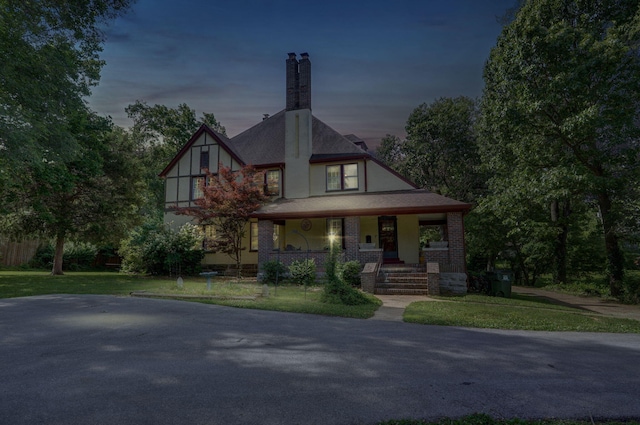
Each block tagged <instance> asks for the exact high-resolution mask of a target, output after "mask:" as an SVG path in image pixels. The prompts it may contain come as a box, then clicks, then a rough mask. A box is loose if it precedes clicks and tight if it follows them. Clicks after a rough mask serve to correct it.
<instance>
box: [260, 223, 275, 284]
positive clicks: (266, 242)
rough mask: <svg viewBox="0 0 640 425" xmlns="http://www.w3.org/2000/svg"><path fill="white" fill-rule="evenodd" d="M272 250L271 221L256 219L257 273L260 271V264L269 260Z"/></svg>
mask: <svg viewBox="0 0 640 425" xmlns="http://www.w3.org/2000/svg"><path fill="white" fill-rule="evenodd" d="M271 251H273V221H271V220H259V221H258V273H261V270H262V265H263V264H264V263H266V262H267V261H269V258H270V255H271Z"/></svg>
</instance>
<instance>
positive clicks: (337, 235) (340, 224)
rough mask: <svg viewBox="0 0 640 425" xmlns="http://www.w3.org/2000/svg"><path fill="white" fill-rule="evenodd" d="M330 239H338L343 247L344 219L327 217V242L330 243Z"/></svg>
mask: <svg viewBox="0 0 640 425" xmlns="http://www.w3.org/2000/svg"><path fill="white" fill-rule="evenodd" d="M332 241H339V242H338V243H340V245H341V246H342V248H343V249H344V247H345V245H344V219H342V218H328V219H327V242H328V243H329V245H331V242H332Z"/></svg>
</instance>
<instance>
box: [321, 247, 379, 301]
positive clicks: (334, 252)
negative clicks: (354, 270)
mask: <svg viewBox="0 0 640 425" xmlns="http://www.w3.org/2000/svg"><path fill="white" fill-rule="evenodd" d="M339 251H340V249H339V247H337V246H334V247H332V249H331V252H330V254H329V259H328V260H327V262H326V264H325V273H326V275H327V283H326V284H325V286H324V291H323V292H322V297H321V300H322V302H325V303H329V304H344V305H363V304H369V303H371V301H370V300H369V299H368V298H367V297H366V296H365V295H364V294H363V293H362V292H360V291H358V290H357V289H355V288H352V287H351V286H349V285H348V284H346V283H345V281H344V280H342V279H341V278H340V273H339V269H340V268H341V264H340V263H339V261H338V252H339Z"/></svg>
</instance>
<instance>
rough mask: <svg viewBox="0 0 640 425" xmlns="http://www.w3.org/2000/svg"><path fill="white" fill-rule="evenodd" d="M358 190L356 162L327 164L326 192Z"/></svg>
mask: <svg viewBox="0 0 640 425" xmlns="http://www.w3.org/2000/svg"><path fill="white" fill-rule="evenodd" d="M338 190H358V164H339V165H327V192H332V191H338Z"/></svg>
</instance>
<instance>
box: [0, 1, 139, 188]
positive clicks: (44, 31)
mask: <svg viewBox="0 0 640 425" xmlns="http://www.w3.org/2000/svg"><path fill="white" fill-rule="evenodd" d="M133 1H134V0H66V1H57V0H29V1H26V0H0V166H2V169H3V170H4V171H5V172H6V173H7V174H5V175H4V176H3V177H0V178H3V179H5V181H6V180H7V179H9V178H11V176H12V175H16V170H19V169H20V168H21V167H22V165H23V162H24V161H34V160H38V158H39V157H40V155H41V153H42V152H43V151H48V152H52V153H58V154H60V155H62V156H64V155H66V154H67V153H71V152H73V151H74V150H75V149H78V148H79V146H78V144H77V143H76V142H75V137H74V134H73V133H72V129H71V128H69V126H70V123H69V117H70V116H73V115H74V113H75V111H76V110H78V109H82V108H83V107H84V97H85V96H88V95H89V94H90V89H91V87H92V86H94V85H95V84H97V82H98V80H99V78H100V69H101V67H102V66H103V64H104V62H103V61H101V60H100V57H99V52H100V51H101V49H102V42H103V41H104V37H105V36H104V28H105V26H104V24H105V23H107V22H108V21H109V20H111V19H113V18H115V17H116V16H118V15H120V14H122V13H124V12H125V11H126V10H127V9H128V8H129V6H130V5H131V3H132V2H133ZM7 170H13V172H9V171H7Z"/></svg>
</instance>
